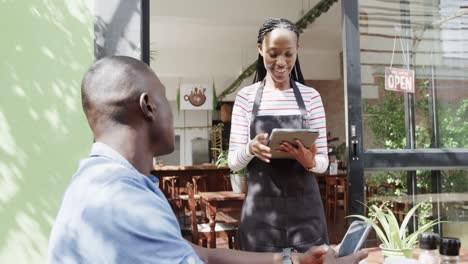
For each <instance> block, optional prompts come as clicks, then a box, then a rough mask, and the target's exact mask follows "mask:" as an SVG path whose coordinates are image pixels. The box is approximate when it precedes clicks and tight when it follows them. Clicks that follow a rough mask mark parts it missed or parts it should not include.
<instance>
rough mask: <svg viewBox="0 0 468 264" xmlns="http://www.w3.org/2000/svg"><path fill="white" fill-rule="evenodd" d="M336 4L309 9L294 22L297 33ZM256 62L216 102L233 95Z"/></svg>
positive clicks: (327, 1) (333, 0)
mask: <svg viewBox="0 0 468 264" xmlns="http://www.w3.org/2000/svg"><path fill="white" fill-rule="evenodd" d="M336 2H338V0H322V1H320V2H318V3H317V4H316V5H315V6H314V7H313V8H312V9H310V10H309V11H308V12H307V13H306V14H305V15H304V16H303V17H302V18H301V19H299V20H298V21H297V22H296V27H297V29H298V30H299V32H301V33H302V32H303V31H304V29H306V28H307V26H308V25H309V24H311V23H313V22H314V21H315V20H316V19H317V18H318V17H320V16H321V15H322V14H323V13H326V12H327V11H328V10H329V9H330V7H331V6H332V5H333V4H334V3H336ZM256 65H257V61H255V62H254V63H252V64H250V65H249V67H247V68H246V69H245V70H244V71H243V72H242V73H241V74H240V75H239V77H237V78H236V80H234V82H232V83H231V84H230V85H229V86H228V87H227V88H226V89H225V90H224V91H223V92H222V93H221V94H220V95H219V96H218V101H221V100H222V99H223V98H224V97H226V96H227V95H229V94H231V93H233V92H234V91H236V90H237V88H238V87H239V86H240V85H241V84H242V82H243V81H244V80H245V79H246V78H248V77H249V76H251V75H252V74H253V73H254V72H255V69H256Z"/></svg>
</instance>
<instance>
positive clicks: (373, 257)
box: [366, 247, 468, 264]
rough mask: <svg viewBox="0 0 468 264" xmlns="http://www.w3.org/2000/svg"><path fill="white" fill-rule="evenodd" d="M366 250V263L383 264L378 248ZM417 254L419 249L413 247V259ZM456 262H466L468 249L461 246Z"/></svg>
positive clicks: (467, 260) (467, 261)
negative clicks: (367, 254)
mask: <svg viewBox="0 0 468 264" xmlns="http://www.w3.org/2000/svg"><path fill="white" fill-rule="evenodd" d="M366 250H367V252H369V256H368V257H367V258H366V263H367V264H383V255H382V250H381V249H380V248H378V247H374V248H366ZM418 256H419V250H418V249H415V250H414V251H413V259H418ZM458 263H460V264H462V263H468V249H465V248H462V249H461V250H460V259H459V262H458Z"/></svg>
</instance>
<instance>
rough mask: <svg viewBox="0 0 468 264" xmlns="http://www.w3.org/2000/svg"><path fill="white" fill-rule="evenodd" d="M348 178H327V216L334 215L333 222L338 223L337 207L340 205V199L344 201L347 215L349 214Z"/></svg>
mask: <svg viewBox="0 0 468 264" xmlns="http://www.w3.org/2000/svg"><path fill="white" fill-rule="evenodd" d="M346 185H347V184H346V179H340V178H338V177H327V178H326V187H325V188H326V189H325V197H326V200H325V214H326V216H327V217H330V218H331V217H332V215H333V224H336V215H337V214H336V209H337V207H338V201H343V207H344V212H345V215H347V214H348V210H347V208H348V206H347V202H348V201H347V186H346Z"/></svg>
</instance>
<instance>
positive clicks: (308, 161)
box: [278, 139, 317, 169]
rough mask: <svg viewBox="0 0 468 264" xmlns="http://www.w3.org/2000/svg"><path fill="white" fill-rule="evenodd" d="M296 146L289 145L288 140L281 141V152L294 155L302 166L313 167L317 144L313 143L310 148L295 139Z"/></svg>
mask: <svg viewBox="0 0 468 264" xmlns="http://www.w3.org/2000/svg"><path fill="white" fill-rule="evenodd" d="M296 144H297V147H295V146H293V145H291V144H290V143H289V142H286V141H285V142H282V143H281V147H282V148H283V150H278V151H282V152H286V153H289V154H290V155H291V156H292V157H294V158H295V159H296V160H297V161H298V162H299V163H300V164H301V165H302V166H303V167H304V168H306V169H309V168H313V167H315V155H316V154H317V146H316V145H315V144H314V145H312V147H310V149H307V148H306V147H304V145H303V144H302V142H301V141H300V140H298V139H297V140H296Z"/></svg>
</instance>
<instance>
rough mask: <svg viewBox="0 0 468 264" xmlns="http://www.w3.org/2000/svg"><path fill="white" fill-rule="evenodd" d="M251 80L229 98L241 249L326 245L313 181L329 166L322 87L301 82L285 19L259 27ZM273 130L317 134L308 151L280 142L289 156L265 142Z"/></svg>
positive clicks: (295, 36) (291, 28)
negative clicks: (278, 155) (274, 154)
mask: <svg viewBox="0 0 468 264" xmlns="http://www.w3.org/2000/svg"><path fill="white" fill-rule="evenodd" d="M257 46H258V52H259V56H258V61H257V72H256V75H255V79H254V84H252V85H250V86H247V87H244V88H243V89H242V90H241V91H240V92H239V93H238V95H237V97H236V101H235V103H234V109H233V114H232V115H233V117H232V124H231V125H232V127H231V137H230V145H229V146H230V148H229V157H228V160H229V167H230V168H231V169H232V170H234V171H238V170H240V169H242V168H244V167H246V166H247V170H248V190H247V194H246V198H245V202H244V205H243V208H242V215H241V222H240V225H239V244H240V247H241V249H242V250H247V251H257V252H278V251H281V250H282V249H284V248H288V247H293V248H294V249H296V250H297V251H299V252H304V251H306V250H307V249H308V248H310V247H311V246H315V245H321V244H324V243H328V237H327V226H326V222H325V217H324V211H323V205H322V201H321V198H320V193H319V189H318V186H317V181H316V179H315V177H314V176H313V174H312V172H317V173H321V172H324V171H325V170H326V169H327V167H328V155H327V139H326V125H325V113H324V109H323V105H322V100H321V98H320V95H319V93H318V92H317V91H316V90H314V89H313V88H309V87H306V86H304V85H303V83H304V78H303V76H302V73H301V69H300V66H299V60H298V59H297V51H298V48H299V31H298V30H297V28H296V27H295V25H294V24H293V23H291V22H290V21H289V20H286V19H269V20H267V21H266V22H265V23H264V24H263V26H262V27H261V28H260V30H259V33H258V40H257ZM273 128H311V129H314V130H318V131H319V138H318V139H317V140H316V143H315V145H314V146H312V147H311V148H310V149H307V148H305V147H304V146H303V145H302V143H301V142H300V141H298V142H296V143H297V146H298V147H294V146H293V145H291V144H289V143H283V144H282V147H283V151H286V152H288V153H290V155H292V156H293V157H294V159H271V160H270V158H271V151H272V150H271V149H270V148H269V147H267V146H266V145H264V142H265V140H266V139H267V138H268V136H269V134H270V133H271V131H272V129H273Z"/></svg>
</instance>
